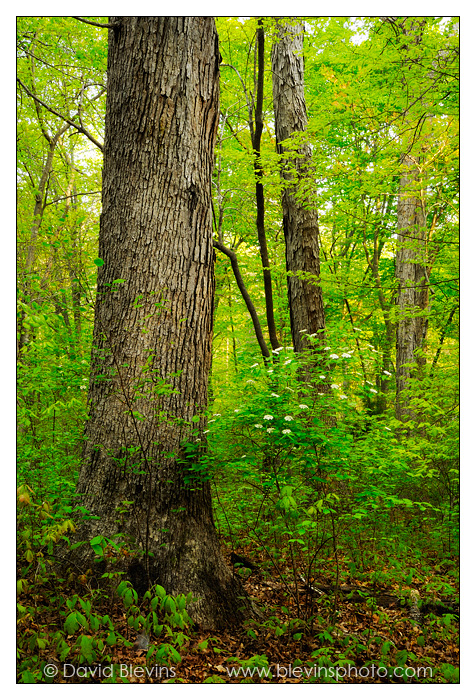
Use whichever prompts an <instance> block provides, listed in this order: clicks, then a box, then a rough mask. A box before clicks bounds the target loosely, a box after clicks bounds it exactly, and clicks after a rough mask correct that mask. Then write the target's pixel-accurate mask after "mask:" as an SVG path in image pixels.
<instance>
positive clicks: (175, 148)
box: [73, 17, 249, 628]
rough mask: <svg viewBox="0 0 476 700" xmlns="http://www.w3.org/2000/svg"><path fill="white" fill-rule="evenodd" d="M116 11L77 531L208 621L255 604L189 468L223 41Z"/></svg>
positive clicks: (203, 487) (199, 389) (204, 355)
mask: <svg viewBox="0 0 476 700" xmlns="http://www.w3.org/2000/svg"><path fill="white" fill-rule="evenodd" d="M110 23H111V24H114V27H115V28H114V29H109V54H108V92H107V105H106V130H105V146H104V171H103V200H102V203H103V210H102V214H101V222H100V240H99V257H100V258H101V259H102V260H104V265H102V266H101V267H99V270H98V281H97V302H96V313H95V326H94V341H93V353H92V373H91V380H90V387H89V405H90V413H89V420H88V421H87V424H86V430H85V445H84V459H83V465H82V470H81V473H80V477H79V483H78V493H79V494H80V496H81V503H82V505H83V506H84V507H85V508H87V509H88V511H89V512H90V514H91V515H92V516H96V517H98V518H99V519H98V520H88V521H86V522H85V523H84V524H83V526H82V527H81V528H80V534H81V539H90V538H91V537H94V536H96V535H101V536H103V537H108V538H111V537H113V536H114V535H115V534H116V533H118V532H121V533H124V534H125V536H126V546H125V549H126V550H127V551H128V552H129V553H130V554H129V556H126V557H125V559H123V560H122V561H121V562H120V563H119V564H118V565H117V567H118V568H119V570H121V567H122V570H126V572H127V576H128V578H129V579H130V580H131V581H132V583H133V584H134V586H135V587H136V588H137V589H138V590H139V592H142V591H144V590H145V589H146V588H147V587H148V586H149V585H150V584H151V583H154V582H155V583H160V584H161V585H162V586H164V588H165V589H166V591H167V593H169V594H171V595H176V594H178V593H187V592H189V591H191V592H192V593H193V594H194V596H195V597H196V599H197V600H196V602H195V603H194V604H193V607H192V608H191V614H192V617H193V618H194V619H195V620H196V621H197V622H199V623H201V624H202V625H203V626H204V627H208V628H217V627H221V626H223V625H229V624H233V623H235V622H239V621H240V620H241V619H242V617H243V614H245V613H244V612H243V608H244V609H245V610H246V614H247V613H248V612H249V606H248V603H247V602H246V600H243V599H242V596H243V591H242V589H241V586H240V585H239V583H238V581H237V580H236V579H235V578H234V577H233V574H232V572H231V571H230V569H229V568H228V567H227V566H226V564H225V562H224V560H223V558H222V555H221V552H220V547H219V542H218V538H217V534H216V530H215V526H214V522H213V515H212V501H211V492H210V482H209V480H208V479H207V477H208V475H207V474H206V473H202V472H200V473H199V474H198V477H197V478H195V479H194V480H192V481H191V482H189V481H188V480H187V475H189V476H190V473H191V472H190V468H193V467H194V466H195V467H196V466H197V464H198V458H199V456H200V454H203V453H204V451H205V447H204V443H205V440H204V436H203V428H204V422H205V418H204V412H205V410H206V407H207V386H208V374H209V368H210V364H211V340H212V314H213V295H214V274H213V272H214V271H213V241H212V225H211V194H210V192H211V187H210V182H211V176H212V168H213V149H214V144H215V137H216V130H217V123H218V114H219V108H218V101H219V83H218V65H219V51H218V38H217V33H216V28H215V23H214V20H213V19H212V18H209V17H112V18H110ZM116 23H117V24H116ZM118 280H123V281H118ZM185 443H187V444H188V448H185V447H184V445H185ZM127 542H128V543H129V544H127ZM76 551H78V552H80V551H82V552H83V554H82V555H81V554H78V555H77V556H78V557H81V556H87V553H86V554H84V551H85V550H84V549H83V550H76ZM73 554H75V552H73ZM82 563H83V562H82ZM124 567H125V569H124Z"/></svg>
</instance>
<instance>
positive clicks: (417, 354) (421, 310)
mask: <svg viewBox="0 0 476 700" xmlns="http://www.w3.org/2000/svg"><path fill="white" fill-rule="evenodd" d="M403 165H404V168H405V170H404V172H403V174H402V176H401V178H400V194H399V199H398V207H397V218H398V248H397V254H396V260H395V274H396V277H397V280H398V283H399V290H398V301H397V305H398V319H397V321H398V322H397V344H396V345H397V353H396V354H397V357H396V365H397V366H396V380H397V403H396V415H397V418H399V419H400V420H403V419H405V418H414V417H415V416H414V414H413V412H412V411H411V409H410V407H409V400H408V398H407V397H404V396H403V392H404V390H405V389H407V388H408V380H409V379H410V378H412V377H415V376H417V375H418V371H419V369H421V367H422V366H423V365H424V364H425V358H424V355H423V349H424V343H425V339H426V332H427V327H428V317H427V316H426V314H425V309H426V308H427V306H428V284H427V274H426V265H425V255H426V242H425V241H426V220H425V213H424V208H423V201H422V196H421V188H422V185H421V181H420V177H419V173H418V168H417V164H415V161H414V159H412V158H411V156H410V155H408V154H407V155H405V156H404V158H403Z"/></svg>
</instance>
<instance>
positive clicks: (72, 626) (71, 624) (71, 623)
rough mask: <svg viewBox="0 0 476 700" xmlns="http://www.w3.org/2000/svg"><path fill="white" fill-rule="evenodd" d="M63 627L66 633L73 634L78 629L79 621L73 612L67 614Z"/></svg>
mask: <svg viewBox="0 0 476 700" xmlns="http://www.w3.org/2000/svg"><path fill="white" fill-rule="evenodd" d="M63 627H64V628H65V630H66V632H67V633H68V634H74V633H75V632H77V631H78V630H79V622H78V619H77V616H76V613H75V612H72V613H70V614H69V615H68V617H67V618H66V620H65V621H64V625H63Z"/></svg>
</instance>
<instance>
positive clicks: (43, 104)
mask: <svg viewBox="0 0 476 700" xmlns="http://www.w3.org/2000/svg"><path fill="white" fill-rule="evenodd" d="M17 81H18V83H19V84H20V85H21V86H22V88H23V89H24V90H25V92H26V94H27V95H29V96H30V97H31V98H32V99H33V100H35V103H37V104H40V105H42V106H43V107H44V108H45V109H47V110H48V112H51V114H54V115H55V117H59V118H60V119H62V120H63V121H65V122H66V123H67V124H69V125H70V126H73V127H74V128H75V129H76V130H77V131H78V132H79V133H80V134H84V136H86V137H87V138H88V139H89V140H90V141H92V143H94V145H95V146H97V147H98V148H99V150H100V151H103V150H104V148H103V146H102V144H101V143H99V141H97V140H96V139H95V138H94V136H93V135H92V134H90V133H89V131H87V129H85V128H84V127H83V126H81V125H80V124H77V123H76V122H73V121H72V120H71V119H68V117H65V116H64V115H63V114H60V112H57V111H56V110H54V109H53V108H52V107H48V105H47V104H45V103H44V102H43V101H42V100H40V98H39V97H36V95H34V94H33V93H32V92H31V91H30V90H29V89H28V88H27V86H26V85H24V84H23V83H22V81H21V80H20V78H17Z"/></svg>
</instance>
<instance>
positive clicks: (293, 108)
mask: <svg viewBox="0 0 476 700" xmlns="http://www.w3.org/2000/svg"><path fill="white" fill-rule="evenodd" d="M277 39H278V41H277V43H276V44H275V45H274V47H273V51H272V70H273V102H274V113H275V124H276V141H277V150H278V153H281V154H285V153H289V156H288V159H287V161H285V162H284V165H283V169H282V177H283V180H284V188H283V192H282V205H283V228H284V238H285V243H286V268H287V272H288V299H289V309H290V315H291V332H292V338H293V344H294V350H295V351H296V352H302V351H303V350H306V349H309V348H310V347H312V346H311V343H310V341H309V337H308V336H309V335H313V336H316V339H317V341H318V345H319V346H320V347H321V348H323V347H324V346H325V315H324V305H323V300H322V289H321V287H320V286H319V279H320V261H319V226H318V217H317V212H316V210H315V209H312V208H310V207H309V204H308V203H307V202H306V201H305V200H303V199H302V198H301V197H300V196H299V194H298V189H299V185H300V181H301V180H302V178H304V177H306V175H307V174H308V171H309V166H310V163H311V150H310V147H309V145H308V144H307V143H305V142H303V143H302V145H301V146H300V147H299V148H298V149H297V150H296V151H295V150H294V149H293V151H292V152H291V151H289V149H286V147H285V146H283V145H282V142H283V141H285V140H286V139H288V138H289V137H290V136H291V135H292V134H301V135H302V134H304V133H305V132H306V130H307V112H306V102H305V97H304V61H303V57H302V51H303V27H302V26H301V25H294V26H291V25H289V24H286V23H277ZM294 153H295V156H294V157H293V155H292V154H294ZM316 334H317V335H316Z"/></svg>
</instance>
